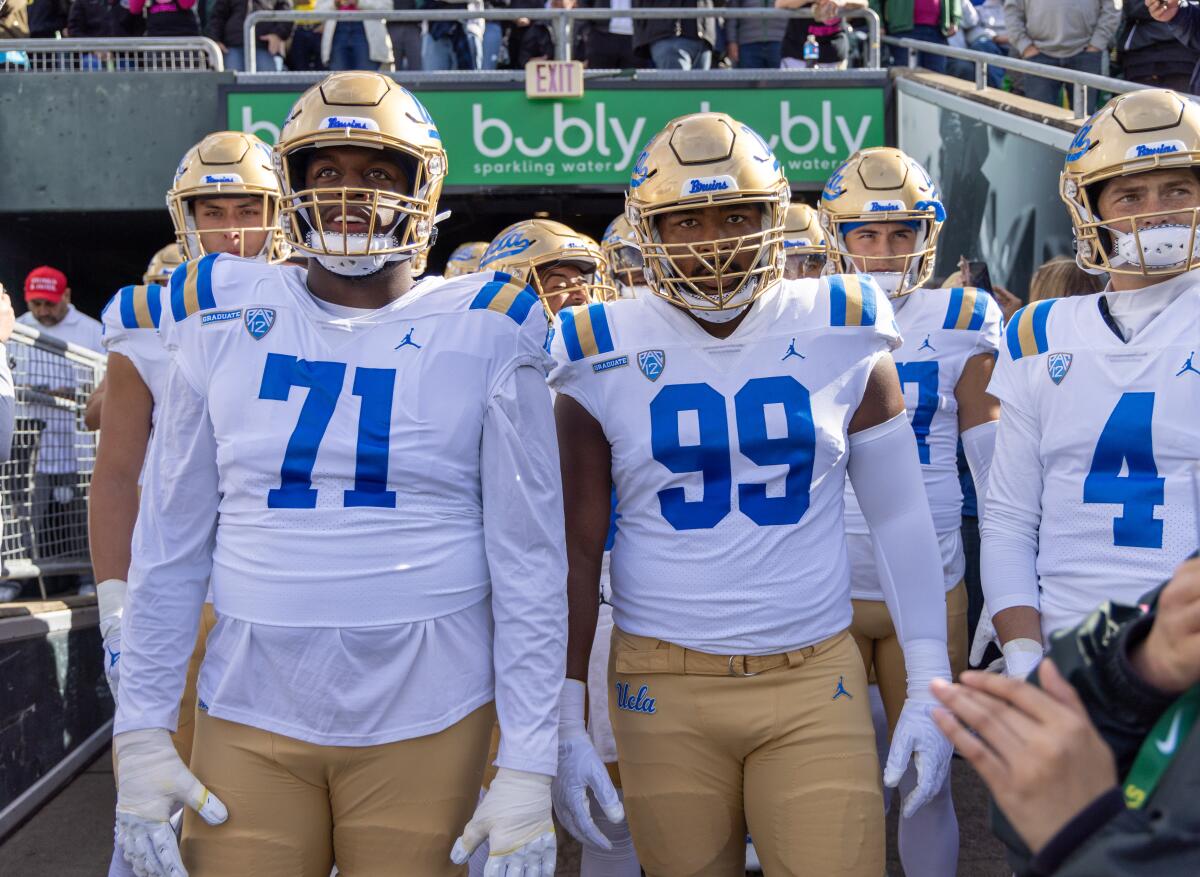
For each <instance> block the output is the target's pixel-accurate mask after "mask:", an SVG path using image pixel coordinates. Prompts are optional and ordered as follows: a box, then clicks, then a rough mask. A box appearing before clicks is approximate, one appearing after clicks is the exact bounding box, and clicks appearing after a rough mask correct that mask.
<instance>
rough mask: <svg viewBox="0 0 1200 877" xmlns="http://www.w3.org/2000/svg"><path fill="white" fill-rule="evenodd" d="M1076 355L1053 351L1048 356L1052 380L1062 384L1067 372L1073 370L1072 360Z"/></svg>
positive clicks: (1047, 362)
mask: <svg viewBox="0 0 1200 877" xmlns="http://www.w3.org/2000/svg"><path fill="white" fill-rule="evenodd" d="M1074 358H1075V357H1074V356H1073V355H1072V354H1070V353H1051V354H1050V356H1049V357H1047V358H1046V369H1047V370H1048V371H1049V372H1050V380H1052V381H1054V383H1055V384H1056V385H1057V384H1061V383H1062V382H1063V378H1065V377H1066V376H1067V372H1069V371H1070V370H1071V360H1073V359H1074Z"/></svg>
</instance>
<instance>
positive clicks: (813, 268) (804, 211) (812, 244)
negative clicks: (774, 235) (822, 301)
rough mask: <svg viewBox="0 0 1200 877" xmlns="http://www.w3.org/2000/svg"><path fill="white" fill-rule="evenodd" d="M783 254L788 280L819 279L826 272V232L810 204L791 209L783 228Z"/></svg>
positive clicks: (790, 207)
mask: <svg viewBox="0 0 1200 877" xmlns="http://www.w3.org/2000/svg"><path fill="white" fill-rule="evenodd" d="M783 254H784V258H785V260H786V261H785V262H784V266H783V277H784V279H785V280H799V279H800V278H810V277H820V276H821V275H822V274H823V273H824V272H825V261H826V259H827V258H828V247H827V246H826V245H825V232H824V231H823V230H822V229H821V223H820V220H819V219H818V218H817V211H815V210H813V209H812V208H811V207H809V206H808V205H807V204H804V203H797V204H792V205H791V206H789V207H788V212H787V218H786V219H785V220H784V226H783ZM852 273H853V272H852Z"/></svg>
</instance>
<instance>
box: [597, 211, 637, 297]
mask: <svg viewBox="0 0 1200 877" xmlns="http://www.w3.org/2000/svg"><path fill="white" fill-rule="evenodd" d="M600 249H601V251H602V252H603V253H604V258H605V259H607V260H608V270H609V275H610V276H611V278H612V284H613V286H614V287H615V288H616V290H617V294H618V295H619V296H620V297H621V298H636V297H637V287H639V286H644V285H645V284H646V275H645V273H644V269H645V264H646V263H645V262H644V261H643V260H642V251H641V249H640V248H639V247H638V244H637V238H635V237H634V235H633V226H632V225H630V224H629V220H628V219H626V218H625V217H624V216H618V217H617V218H616V219H614V220H613V221H612V222H610V223H609V224H608V228H606V229H605V230H604V236H603V237H602V238H601V239H600Z"/></svg>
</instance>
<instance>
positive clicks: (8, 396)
mask: <svg viewBox="0 0 1200 877" xmlns="http://www.w3.org/2000/svg"><path fill="white" fill-rule="evenodd" d="M2 33H3V31H0V34H2ZM14 322H15V319H14V317H13V306H12V300H11V299H9V297H8V293H7V292H5V291H4V284H3V283H0V462H4V461H6V460H8V458H9V457H10V456H11V455H12V437H13V426H14V425H15V423H16V417H17V411H16V407H17V406H16V395H15V392H14V390H13V377H12V370H11V369H10V368H9V365H8V353H7V351H6V350H5V345H7V344H8V339H9V338H11V337H12V330H13V323H14ZM0 532H3V519H0ZM20 593H21V585H20V584H11V583H9V582H5V581H0V603H9V602H12V601H13V600H15V599H16V598H17V595H18V594H20Z"/></svg>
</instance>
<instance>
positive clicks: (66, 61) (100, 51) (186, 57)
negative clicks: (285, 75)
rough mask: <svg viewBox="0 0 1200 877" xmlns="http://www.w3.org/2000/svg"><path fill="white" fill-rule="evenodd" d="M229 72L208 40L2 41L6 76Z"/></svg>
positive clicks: (1, 61) (1, 68) (0, 51)
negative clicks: (16, 74)
mask: <svg viewBox="0 0 1200 877" xmlns="http://www.w3.org/2000/svg"><path fill="white" fill-rule="evenodd" d="M224 69H225V59H224V57H223V56H222V54H221V47H220V46H218V45H217V44H216V43H215V42H213V41H212V40H210V39H208V38H207V37H150V38H144V37H139V38H136V39H135V38H132V37H130V38H123V37H99V38H95V39H93V38H86V39H84V38H79V39H76V38H71V39H61V40H56V39H22V40H0V72H3V73H68V72H81V71H82V72H93V71H94V72H109V73H112V72H117V73H120V72H126V71H148V72H155V73H170V72H173V71H181V72H183V71H195V70H208V71H215V72H220V71H222V70H224Z"/></svg>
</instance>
